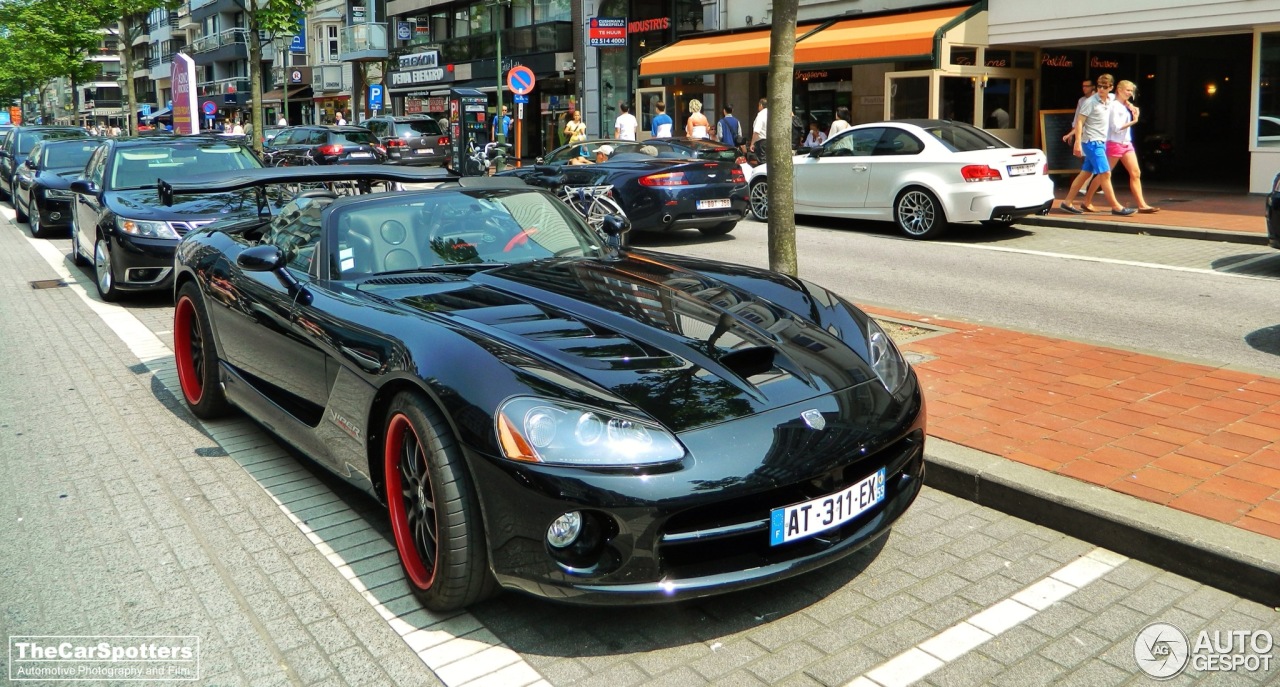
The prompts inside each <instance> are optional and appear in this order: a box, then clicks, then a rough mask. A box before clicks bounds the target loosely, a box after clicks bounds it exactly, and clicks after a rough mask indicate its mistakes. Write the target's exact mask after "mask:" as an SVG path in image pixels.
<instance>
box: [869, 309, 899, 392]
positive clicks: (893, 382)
mask: <svg viewBox="0 0 1280 687" xmlns="http://www.w3.org/2000/svg"><path fill="white" fill-rule="evenodd" d="M867 351H868V352H869V353H870V355H871V369H872V370H875V373H876V376H877V377H879V378H880V381H881V382H882V383H883V384H884V388H886V389H888V390H889V393H891V394H892V393H897V391H898V388H899V387H901V386H902V383H903V382H905V381H906V380H907V361H906V360H904V359H903V358H902V354H901V353H899V352H898V347H897V346H895V345H894V344H893V339H890V338H889V335H888V334H885V333H884V330H883V329H881V328H880V325H879V324H877V323H876V321H875V320H873V319H871V318H870V317H868V318H867Z"/></svg>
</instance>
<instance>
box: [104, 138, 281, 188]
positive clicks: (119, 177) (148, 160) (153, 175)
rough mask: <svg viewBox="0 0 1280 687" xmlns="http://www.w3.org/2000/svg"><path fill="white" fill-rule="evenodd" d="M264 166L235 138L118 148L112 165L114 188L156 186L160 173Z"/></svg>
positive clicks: (169, 174)
mask: <svg viewBox="0 0 1280 687" xmlns="http://www.w3.org/2000/svg"><path fill="white" fill-rule="evenodd" d="M261 166H262V163H260V162H258V158H256V157H254V156H253V154H252V153H250V152H249V149H248V148H246V147H244V146H241V145H238V144H236V143H234V142H217V143H214V142H210V143H206V144H203V145H168V146H159V145H157V146H146V147H143V148H123V149H118V150H117V151H116V154H115V159H114V161H113V162H112V167H111V188H115V189H128V188H153V187H155V186H156V180H157V179H159V178H160V177H165V178H167V179H180V178H182V177H183V176H186V175H188V174H204V173H207V172H231V171H235V170H239V169H257V168H259V167H261Z"/></svg>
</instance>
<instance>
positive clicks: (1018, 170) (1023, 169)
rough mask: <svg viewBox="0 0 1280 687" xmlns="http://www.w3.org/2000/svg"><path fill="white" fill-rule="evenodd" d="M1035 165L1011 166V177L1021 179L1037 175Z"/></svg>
mask: <svg viewBox="0 0 1280 687" xmlns="http://www.w3.org/2000/svg"><path fill="white" fill-rule="evenodd" d="M1035 173H1036V166H1035V165H1009V176H1011V177H1020V176H1026V175H1028V174H1035Z"/></svg>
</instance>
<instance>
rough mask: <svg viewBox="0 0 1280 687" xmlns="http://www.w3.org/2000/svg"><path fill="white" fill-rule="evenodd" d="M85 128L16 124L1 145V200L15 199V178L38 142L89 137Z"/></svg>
mask: <svg viewBox="0 0 1280 687" xmlns="http://www.w3.org/2000/svg"><path fill="white" fill-rule="evenodd" d="M88 136H89V134H88V133H87V132H85V130H84V129H81V128H79V127H74V126H15V127H13V129H12V130H11V131H10V132H9V134H8V135H7V136H6V137H5V139H4V145H3V146H0V200H8V201H10V203H12V199H13V179H14V177H15V176H16V175H17V172H18V167H20V166H21V165H22V163H23V162H26V160H27V156H28V155H30V154H31V149H32V148H34V147H35V145H36V143H38V142H40V141H43V140H45V139H46V138H87V137H88Z"/></svg>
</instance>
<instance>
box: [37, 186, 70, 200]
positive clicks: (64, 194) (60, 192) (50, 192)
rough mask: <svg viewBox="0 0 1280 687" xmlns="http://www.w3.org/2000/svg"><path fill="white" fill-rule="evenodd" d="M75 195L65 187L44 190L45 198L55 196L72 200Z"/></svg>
mask: <svg viewBox="0 0 1280 687" xmlns="http://www.w3.org/2000/svg"><path fill="white" fill-rule="evenodd" d="M75 195H76V194H74V193H72V192H71V191H69V190H67V189H65V188H47V189H45V190H44V197H45V198H53V199H55V200H71V199H72V198H74V197H75Z"/></svg>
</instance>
